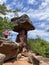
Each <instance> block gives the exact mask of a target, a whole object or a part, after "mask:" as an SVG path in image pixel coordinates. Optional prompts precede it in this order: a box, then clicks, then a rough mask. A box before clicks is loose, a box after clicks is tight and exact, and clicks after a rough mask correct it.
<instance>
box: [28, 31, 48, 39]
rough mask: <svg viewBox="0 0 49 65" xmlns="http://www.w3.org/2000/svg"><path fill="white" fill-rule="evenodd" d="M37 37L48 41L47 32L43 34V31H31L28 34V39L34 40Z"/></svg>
mask: <svg viewBox="0 0 49 65" xmlns="http://www.w3.org/2000/svg"><path fill="white" fill-rule="evenodd" d="M37 35H38V36H40V37H41V38H42V39H45V40H48V37H49V32H45V31H44V30H33V31H29V32H28V37H29V38H36V36H37Z"/></svg>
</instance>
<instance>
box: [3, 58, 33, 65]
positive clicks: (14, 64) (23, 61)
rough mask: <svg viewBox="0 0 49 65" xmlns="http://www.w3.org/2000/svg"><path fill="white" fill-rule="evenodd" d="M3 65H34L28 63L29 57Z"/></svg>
mask: <svg viewBox="0 0 49 65" xmlns="http://www.w3.org/2000/svg"><path fill="white" fill-rule="evenodd" d="M3 65H33V64H30V63H28V62H27V57H23V58H21V59H20V60H18V61H14V62H7V63H4V64H3Z"/></svg>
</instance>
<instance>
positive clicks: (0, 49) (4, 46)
mask: <svg viewBox="0 0 49 65" xmlns="http://www.w3.org/2000/svg"><path fill="white" fill-rule="evenodd" d="M18 48H19V44H18V43H16V42H11V41H10V40H7V39H5V38H1V39H0V53H2V54H4V55H5V56H6V58H5V60H4V61H6V60H8V59H10V58H14V57H17V54H18V52H19V50H18Z"/></svg>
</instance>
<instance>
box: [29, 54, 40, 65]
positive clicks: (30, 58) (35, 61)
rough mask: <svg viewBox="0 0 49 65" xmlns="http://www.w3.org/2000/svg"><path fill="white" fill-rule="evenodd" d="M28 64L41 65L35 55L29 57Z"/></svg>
mask: <svg viewBox="0 0 49 65" xmlns="http://www.w3.org/2000/svg"><path fill="white" fill-rule="evenodd" d="M28 62H29V63H31V64H33V65H39V64H40V62H39V60H38V59H36V58H35V57H34V56H33V55H30V56H29V57H28Z"/></svg>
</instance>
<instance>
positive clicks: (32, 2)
mask: <svg viewBox="0 0 49 65" xmlns="http://www.w3.org/2000/svg"><path fill="white" fill-rule="evenodd" d="M28 3H29V4H34V5H35V4H37V1H36V0H28Z"/></svg>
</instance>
